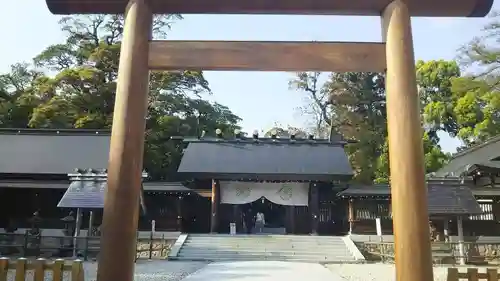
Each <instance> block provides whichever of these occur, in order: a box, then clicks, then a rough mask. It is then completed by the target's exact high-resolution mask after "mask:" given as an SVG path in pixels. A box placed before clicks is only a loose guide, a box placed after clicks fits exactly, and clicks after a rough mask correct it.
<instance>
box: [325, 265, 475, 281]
mask: <svg viewBox="0 0 500 281" xmlns="http://www.w3.org/2000/svg"><path fill="white" fill-rule="evenodd" d="M326 267H327V268H329V269H330V270H331V271H332V272H335V273H337V274H338V275H340V276H341V277H342V278H344V280H346V281H395V280H396V276H395V271H394V269H395V268H394V265H393V264H329V265H326ZM447 270H448V269H447V267H445V266H442V267H434V281H446V274H447ZM464 270H465V269H464ZM479 272H482V271H481V269H479Z"/></svg>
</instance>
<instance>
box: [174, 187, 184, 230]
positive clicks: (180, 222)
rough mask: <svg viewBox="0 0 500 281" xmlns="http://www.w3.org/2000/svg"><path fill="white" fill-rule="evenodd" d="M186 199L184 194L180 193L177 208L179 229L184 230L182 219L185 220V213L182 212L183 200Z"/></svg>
mask: <svg viewBox="0 0 500 281" xmlns="http://www.w3.org/2000/svg"><path fill="white" fill-rule="evenodd" d="M183 200H184V196H183V195H180V196H179V197H177V201H176V209H177V230H178V231H180V232H182V231H183V229H182V221H183V214H182V209H183V208H182V205H183V204H182V201H183Z"/></svg>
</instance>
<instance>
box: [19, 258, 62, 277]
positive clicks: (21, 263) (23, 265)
mask: <svg viewBox="0 0 500 281" xmlns="http://www.w3.org/2000/svg"><path fill="white" fill-rule="evenodd" d="M26 265H27V260H26V258H19V259H18V260H17V262H16V276H15V277H14V280H15V281H24V280H25V278H26ZM54 280H55V281H60V280H57V279H55V278H54Z"/></svg>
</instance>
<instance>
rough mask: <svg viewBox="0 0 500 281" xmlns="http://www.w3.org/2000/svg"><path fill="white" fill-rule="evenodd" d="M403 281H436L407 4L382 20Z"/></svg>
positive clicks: (400, 0)
mask: <svg viewBox="0 0 500 281" xmlns="http://www.w3.org/2000/svg"><path fill="white" fill-rule="evenodd" d="M382 31H383V39H384V40H385V41H386V57H387V76H386V77H387V78H386V90H387V126H388V132H389V161H390V171H391V174H390V180H391V196H392V208H393V209H392V210H393V223H394V248H395V249H394V250H395V261H396V280H397V281H423V280H433V273H432V259H431V249H430V239H429V225H428V222H429V215H428V209H427V187H426V184H425V172H424V162H423V143H422V126H421V123H420V109H419V97H418V93H417V84H416V74H415V58H414V53H413V39H412V32H411V22H410V15H409V12H408V7H407V5H406V1H404V0H394V1H393V2H392V3H390V4H389V5H388V6H387V7H386V8H385V9H384V11H383V14H382Z"/></svg>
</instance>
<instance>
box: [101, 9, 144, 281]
mask: <svg viewBox="0 0 500 281" xmlns="http://www.w3.org/2000/svg"><path fill="white" fill-rule="evenodd" d="M147 2H148V1H146V0H130V2H129V4H128V6H127V9H126V12H125V26H124V29H123V40H122V43H121V50H120V64H119V68H118V82H117V86H116V98H115V106H114V115H113V126H112V132H111V141H110V153H109V164H108V182H107V189H106V199H105V202H104V215H103V221H102V226H101V227H102V236H101V250H100V254H99V255H100V257H99V267H98V271H97V280H98V281H111V280H120V281H133V279H134V278H133V276H134V260H135V255H136V234H137V223H138V219H139V200H140V199H139V198H140V192H141V183H142V162H143V155H144V153H143V151H144V131H145V120H146V119H145V116H146V113H147V110H146V108H147V99H148V83H149V81H148V80H149V67H148V53H149V39H150V35H151V32H152V12H151V10H150V7H149V6H148V4H147Z"/></svg>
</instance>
